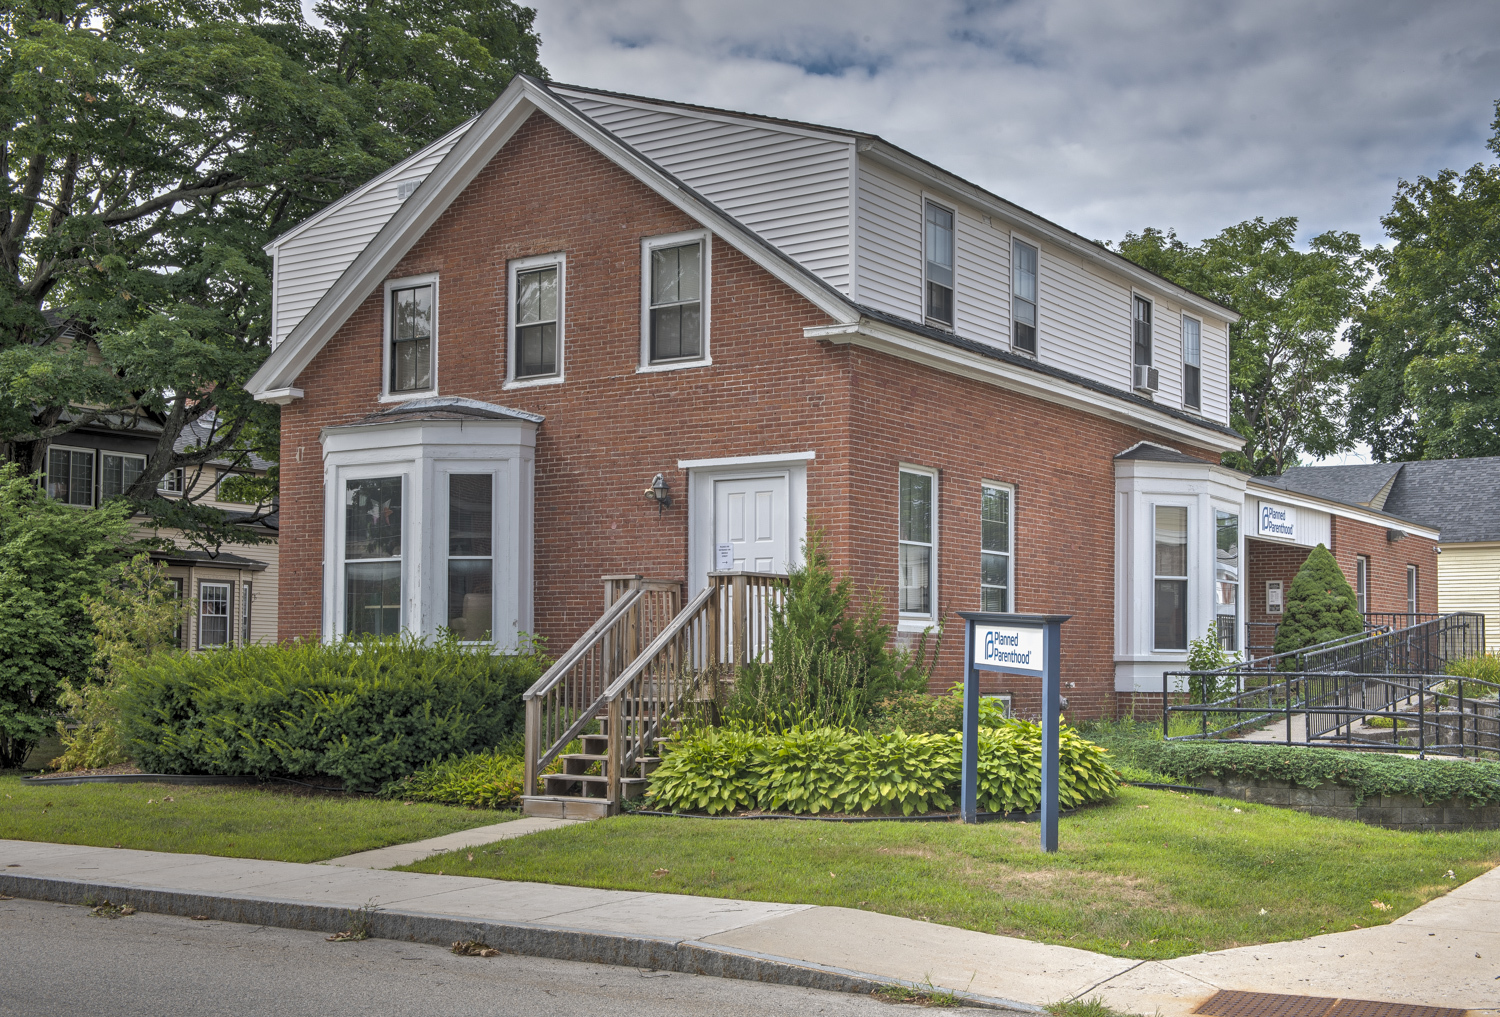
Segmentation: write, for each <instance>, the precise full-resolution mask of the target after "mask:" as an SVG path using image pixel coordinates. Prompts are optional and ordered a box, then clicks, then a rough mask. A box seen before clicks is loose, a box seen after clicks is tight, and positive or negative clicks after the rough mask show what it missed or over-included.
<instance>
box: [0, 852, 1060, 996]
mask: <svg viewBox="0 0 1500 1017" xmlns="http://www.w3.org/2000/svg"><path fill="white" fill-rule="evenodd" d="M0 895H7V896H11V897H23V898H26V899H28V900H43V901H55V902H58V903H62V904H92V903H97V902H100V901H104V900H108V901H110V902H111V903H113V904H129V905H130V906H131V907H134V908H136V909H137V910H140V911H148V912H151V913H153V914H162V915H177V916H181V917H188V916H192V917H198V916H205V917H207V918H209V919H213V920H215V921H221V922H237V923H240V924H246V925H264V926H270V927H273V928H281V929H301V930H305V931H310V932H326V933H336V932H342V931H344V930H346V929H348V928H349V927H350V925H351V923H352V922H353V921H354V919H355V918H356V916H358V915H360V911H359V909H354V908H347V907H338V906H335V905H330V904H314V903H308V902H306V901H293V900H282V899H278V898H274V897H254V896H246V895H230V894H212V893H198V892H190V891H185V890H173V889H170V888H165V887H142V886H132V885H127V884H123V883H110V882H92V881H85V880H76V879H61V878H57V877H53V876H27V875H20V874H12V873H4V872H0ZM363 921H364V924H365V927H366V931H367V934H368V935H369V936H370V937H371V938H375V939H394V940H401V941H405V942H410V943H431V944H435V945H439V946H447V945H449V944H450V943H453V942H455V941H458V940H464V939H475V940H479V941H481V942H484V943H487V944H488V945H490V946H492V947H494V948H496V949H497V950H501V951H503V952H505V953H512V954H520V955H523V956H527V957H547V958H551V959H554V960H570V961H582V962H585V963H591V964H612V965H618V966H622V967H635V968H645V969H650V970H656V971H674V972H679V973H682V974H693V975H709V976H712V977H716V978H734V979H740V980H744V981H753V982H767V983H771V984H777V985H791V986H796V987H799V988H805V989H823V990H826V991H830V992H849V993H863V994H868V993H871V992H874V991H876V990H877V989H881V988H886V987H892V986H901V987H905V988H908V989H918V990H923V991H931V990H937V991H940V992H952V993H953V994H954V995H956V996H958V997H959V998H960V999H961V1000H962V1002H963V1005H965V1006H970V1007H978V1008H981V1009H986V1010H1002V1011H1009V1012H1012V1013H1018V1014H1027V1015H1034V1014H1039V1013H1044V1012H1045V1011H1043V1010H1042V1009H1041V1008H1040V1007H1036V1006H1032V1005H1030V1004H1027V1003H1020V1002H1016V1001H1015V1000H1008V999H1001V998H997V997H990V996H979V995H974V994H971V993H968V992H965V991H964V990H963V989H960V988H950V987H947V986H932V985H926V984H920V983H917V982H910V981H906V980H904V979H899V978H889V977H885V976H883V975H873V974H868V973H866V972H861V971H850V970H846V969H843V968H836V967H831V966H828V965H823V964H816V963H812V962H808V961H796V960H790V959H788V958H785V957H775V956H772V955H769V954H762V953H757V952H755V951H751V950H743V949H738V948H735V947H730V946H719V945H715V944H712V943H704V942H701V941H697V940H691V939H672V938H665V937H659V936H632V935H624V934H620V933H615V932H598V931H592V930H588V929H570V928H562V927H558V926H552V925H545V924H540V923H533V922H502V921H492V920H487V919H471V918H456V917H453V916H449V915H438V914H431V913H427V912H422V911H411V910H405V909H390V910H386V909H382V908H379V907H378V905H377V906H376V907H375V908H373V909H371V910H369V911H367V912H365V913H364V914H363Z"/></svg>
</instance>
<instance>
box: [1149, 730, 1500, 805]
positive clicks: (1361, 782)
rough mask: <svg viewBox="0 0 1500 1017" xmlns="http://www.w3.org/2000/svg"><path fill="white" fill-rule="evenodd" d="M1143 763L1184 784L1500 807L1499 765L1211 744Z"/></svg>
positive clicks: (1177, 749)
mask: <svg viewBox="0 0 1500 1017" xmlns="http://www.w3.org/2000/svg"><path fill="white" fill-rule="evenodd" d="M1139 758H1141V759H1143V760H1145V761H1146V762H1147V763H1148V764H1149V765H1150V767H1151V768H1152V769H1154V770H1156V771H1157V772H1160V773H1167V774H1171V775H1172V776H1173V777H1175V778H1177V779H1179V780H1192V779H1194V778H1196V777H1203V776H1211V777H1244V778H1248V779H1251V780H1286V781H1291V782H1292V783H1295V784H1299V785H1301V786H1302V787H1318V786H1319V785H1321V784H1339V785H1342V786H1344V787H1348V788H1352V789H1353V790H1354V793H1355V799H1356V801H1357V802H1363V801H1364V800H1365V799H1366V798H1369V797H1373V796H1377V795H1390V796H1395V795H1411V796H1415V797H1418V798H1421V799H1422V801H1423V802H1428V803H1431V802H1440V801H1446V800H1447V799H1449V798H1459V799H1462V800H1464V801H1466V802H1467V803H1468V804H1469V805H1471V806H1480V805H1491V804H1495V803H1497V802H1500V763H1492V762H1476V761H1474V760H1458V759H1453V760H1446V759H1416V758H1413V757H1411V756H1386V755H1376V754H1374V753H1369V752H1342V751H1339V750H1336V749H1321V748H1319V749H1314V748H1297V747H1288V746H1276V745H1251V744H1240V745H1228V744H1215V743H1209V742H1199V743H1193V742H1160V743H1158V744H1156V745H1154V746H1151V747H1149V748H1145V749H1143V750H1142V751H1141V753H1140V756H1139Z"/></svg>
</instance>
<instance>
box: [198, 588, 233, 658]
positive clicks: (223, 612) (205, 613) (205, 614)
mask: <svg viewBox="0 0 1500 1017" xmlns="http://www.w3.org/2000/svg"><path fill="white" fill-rule="evenodd" d="M230 589H231V587H230V584H229V583H199V584H198V648H199V649H200V650H201V649H207V648H208V647H211V646H227V645H228V644H229V640H230V636H231V635H232V633H231V632H230V630H229V628H230V626H229V618H230V612H229V605H230V594H229V591H230Z"/></svg>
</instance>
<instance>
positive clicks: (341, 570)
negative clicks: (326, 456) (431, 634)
mask: <svg viewBox="0 0 1500 1017" xmlns="http://www.w3.org/2000/svg"><path fill="white" fill-rule="evenodd" d="M334 475H335V476H336V477H337V481H336V483H337V488H336V489H335V491H334V492H333V493H334V496H335V497H334V498H333V505H334V506H336V508H335V513H336V514H335V518H334V520H333V536H334V545H333V559H334V569H335V573H334V582H333V596H332V597H331V598H330V599H331V600H332V601H333V603H332V605H331V606H332V608H333V615H332V622H333V637H334V638H335V639H345V638H347V637H348V635H349V632H348V616H349V611H348V595H349V579H348V570H347V569H346V568H345V566H346V565H348V564H349V563H350V562H351V561H354V562H369V561H389V560H390V559H389V558H346V557H344V552H345V549H346V548H347V546H348V538H349V534H348V527H349V516H348V513H347V512H346V511H345V505H344V492H345V491H347V490H348V489H349V482H350V481H351V480H352V481H360V480H379V479H381V478H384V477H400V478H401V555H400V557H399V558H397V559H396V560H397V561H399V562H400V563H401V593H400V602H401V619H400V621H399V622H398V623H397V626H396V627H397V630H398V631H401V632H405V631H409V629H410V627H411V624H412V619H411V607H412V605H411V599H412V598H411V582H412V567H411V559H412V555H413V553H414V552H413V551H412V550H410V548H411V547H412V539H413V533H412V526H411V499H412V498H413V497H414V496H415V495H416V494H417V487H416V473H415V471H414V470H413V469H412V468H411V464H410V463H371V464H369V465H366V466H347V467H344V468H342V469H339V470H336V471H334Z"/></svg>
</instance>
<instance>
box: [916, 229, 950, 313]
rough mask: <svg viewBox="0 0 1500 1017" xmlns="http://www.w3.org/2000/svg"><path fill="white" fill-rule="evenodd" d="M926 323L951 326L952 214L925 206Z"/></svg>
mask: <svg viewBox="0 0 1500 1017" xmlns="http://www.w3.org/2000/svg"><path fill="white" fill-rule="evenodd" d="M924 218H925V220H926V229H925V230H924V231H923V233H924V238H925V242H924V245H923V246H924V247H925V249H926V260H927V273H926V275H927V320H928V321H934V322H937V323H938V324H940V325H947V326H948V327H950V328H951V327H952V326H953V212H952V210H950V209H946V208H944V207H943V206H942V205H934V204H933V203H932V202H930V201H929V202H927V212H926V215H925V216H924Z"/></svg>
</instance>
